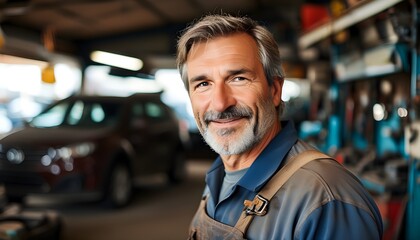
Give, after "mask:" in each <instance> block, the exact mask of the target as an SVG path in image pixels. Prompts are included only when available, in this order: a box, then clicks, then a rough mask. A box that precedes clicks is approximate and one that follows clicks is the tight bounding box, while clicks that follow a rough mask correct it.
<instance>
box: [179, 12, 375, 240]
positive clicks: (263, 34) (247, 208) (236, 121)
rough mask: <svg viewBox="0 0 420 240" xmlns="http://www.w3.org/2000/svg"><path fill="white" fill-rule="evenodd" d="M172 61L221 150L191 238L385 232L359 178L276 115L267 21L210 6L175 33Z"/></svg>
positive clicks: (276, 72) (275, 61)
mask: <svg viewBox="0 0 420 240" xmlns="http://www.w3.org/2000/svg"><path fill="white" fill-rule="evenodd" d="M177 66H178V68H179V71H180V73H181V77H182V79H183V81H184V83H185V86H186V88H187V90H188V93H189V96H190V100H191V103H192V108H193V112H194V116H195V118H196V122H197V125H198V128H199V130H200V133H201V134H202V136H203V138H204V139H205V141H206V142H207V143H208V144H209V145H210V147H212V148H213V149H214V151H216V152H217V153H218V154H219V155H220V157H219V158H218V159H216V161H215V162H214V164H213V165H212V167H211V168H210V170H209V171H208V173H207V176H206V188H205V190H204V194H203V200H202V204H201V206H200V208H199V210H198V212H197V214H196V215H195V217H194V219H193V221H192V223H191V229H190V238H191V239H264V240H267V239H273V240H274V239H276V240H277V239H381V237H382V228H383V226H382V220H381V216H380V213H379V211H378V209H377V207H376V205H375V203H374V201H373V200H372V198H371V197H370V196H369V194H368V193H367V192H366V190H365V189H364V188H363V186H362V185H361V183H360V182H359V181H358V180H357V178H356V177H355V176H353V175H352V174H351V173H350V172H348V171H347V170H346V169H345V168H344V167H343V166H341V165H340V164H338V163H337V162H336V161H334V160H332V159H330V158H329V157H328V156H326V155H323V154H321V153H319V152H318V151H316V150H314V149H313V148H312V147H311V146H309V145H308V144H305V143H304V142H302V141H300V140H299V139H298V138H297V133H296V130H295V129H294V126H293V123H292V122H290V121H283V122H281V121H280V115H281V112H282V110H283V106H282V104H283V103H282V100H281V93H282V86H283V78H284V73H283V71H282V69H281V63H280V54H279V51H278V46H277V44H276V42H275V40H274V38H273V36H272V35H271V33H270V32H269V31H268V30H267V29H265V28H264V27H262V26H260V25H258V24H257V23H256V22H255V21H253V20H251V19H249V18H245V17H232V16H228V15H209V16H206V17H204V18H202V19H201V20H200V21H198V22H196V23H195V24H194V25H192V26H190V27H189V28H187V29H186V31H185V32H184V33H183V35H182V36H181V37H180V39H179V41H178V49H177ZM304 155H305V156H304ZM308 156H309V157H308ZM315 158H316V160H313V161H312V159H315ZM302 159H304V160H302ZM308 159H309V160H310V161H308ZM303 161H308V162H309V163H306V164H301V165H304V166H303V167H300V166H297V167H296V165H298V164H296V165H295V166H294V167H290V166H287V165H288V164H289V163H293V162H294V163H297V162H303ZM290 165H292V164H290ZM286 166H287V167H286ZM290 169H294V170H290ZM279 171H280V172H279ZM277 173H278V174H277ZM278 179H282V180H278ZM280 182H281V183H280ZM267 196H268V197H267Z"/></svg>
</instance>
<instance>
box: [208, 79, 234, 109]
mask: <svg viewBox="0 0 420 240" xmlns="http://www.w3.org/2000/svg"><path fill="white" fill-rule="evenodd" d="M235 104H236V100H235V97H234V94H233V91H232V88H230V87H229V86H228V85H226V84H219V85H217V86H215V88H214V89H213V94H212V99H211V106H212V109H213V110H214V111H218V112H223V111H224V110H226V109H227V108H229V107H231V106H234V105H235Z"/></svg>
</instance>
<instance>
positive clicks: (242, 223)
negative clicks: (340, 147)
mask: <svg viewBox="0 0 420 240" xmlns="http://www.w3.org/2000/svg"><path fill="white" fill-rule="evenodd" d="M317 159H333V158H331V157H330V156H328V155H326V154H324V153H322V152H319V151H317V150H307V151H304V152H302V153H299V154H297V155H296V156H295V157H293V158H292V159H290V160H289V161H288V163H286V164H285V165H284V166H283V167H282V168H281V169H280V170H279V171H278V172H277V173H276V174H275V175H274V176H273V177H272V178H271V179H270V180H269V181H268V182H267V183H266V184H265V185H264V187H263V188H262V189H261V191H260V192H259V193H258V194H257V195H256V196H255V198H254V200H253V201H250V200H245V202H244V205H245V207H244V210H243V211H242V214H241V216H240V217H239V219H238V222H237V223H236V225H235V228H237V229H238V230H240V231H241V232H242V233H243V234H244V236H245V233H246V231H247V229H248V227H249V225H250V223H251V221H252V219H253V218H254V216H255V215H258V216H263V215H265V214H266V213H267V205H268V203H269V201H270V200H271V199H272V198H273V196H274V195H275V194H276V193H277V192H278V191H279V189H280V188H281V187H282V186H283V185H284V183H286V182H287V180H289V178H290V177H291V176H292V175H293V174H294V173H295V172H296V171H297V170H299V169H300V168H301V167H302V166H304V165H305V164H307V163H309V162H310V161H313V160H317Z"/></svg>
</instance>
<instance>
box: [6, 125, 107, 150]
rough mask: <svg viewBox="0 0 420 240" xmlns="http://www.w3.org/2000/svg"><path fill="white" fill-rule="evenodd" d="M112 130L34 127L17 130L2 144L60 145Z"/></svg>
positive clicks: (7, 136) (87, 138)
mask: <svg viewBox="0 0 420 240" xmlns="http://www.w3.org/2000/svg"><path fill="white" fill-rule="evenodd" d="M110 131H112V129H111V128H97V129H87V128H83V129H80V128H32V127H27V128H23V129H20V130H16V131H14V132H12V133H10V134H8V135H6V136H5V137H3V138H2V139H0V144H4V145H9V146H10V145H14V146H26V145H31V146H33V145H48V146H60V145H66V144H72V143H77V142H87V141H90V140H93V139H98V138H102V137H104V136H105V135H108V134H109V132H110Z"/></svg>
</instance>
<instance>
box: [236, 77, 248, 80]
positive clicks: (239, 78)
mask: <svg viewBox="0 0 420 240" xmlns="http://www.w3.org/2000/svg"><path fill="white" fill-rule="evenodd" d="M244 80H246V78H244V77H235V78H233V81H244Z"/></svg>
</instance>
